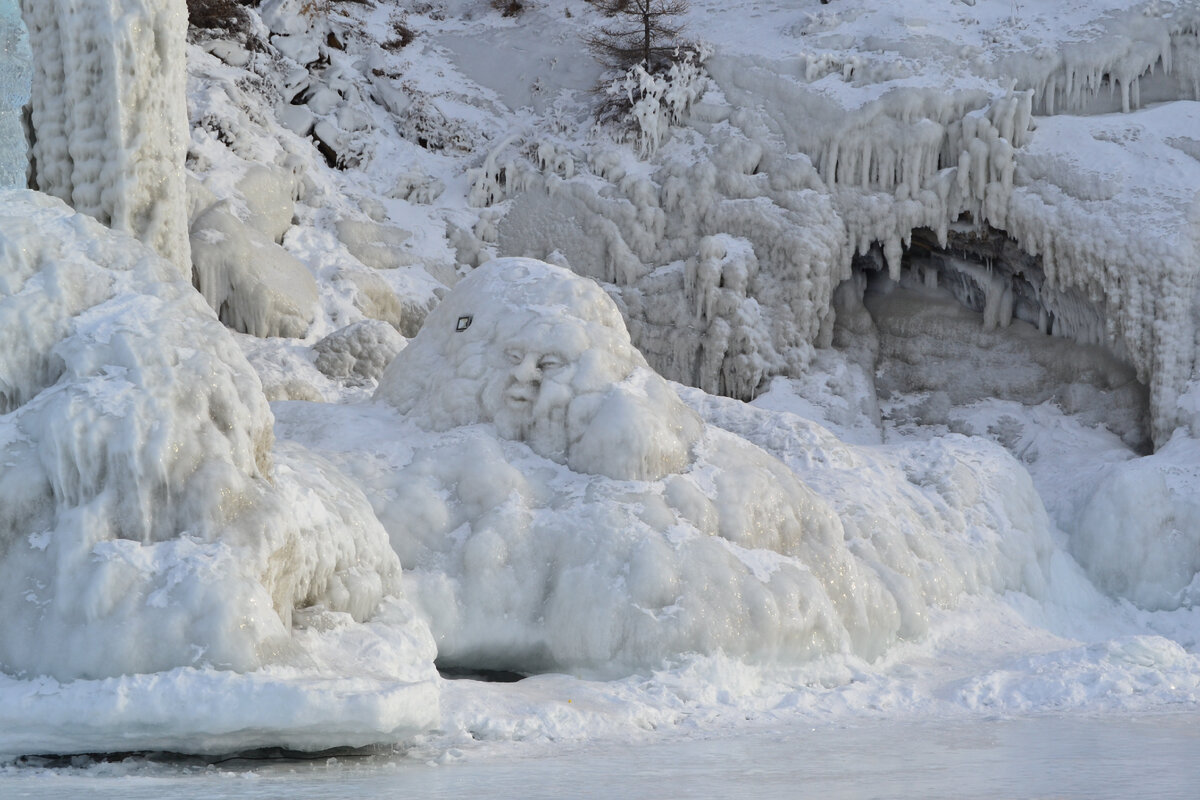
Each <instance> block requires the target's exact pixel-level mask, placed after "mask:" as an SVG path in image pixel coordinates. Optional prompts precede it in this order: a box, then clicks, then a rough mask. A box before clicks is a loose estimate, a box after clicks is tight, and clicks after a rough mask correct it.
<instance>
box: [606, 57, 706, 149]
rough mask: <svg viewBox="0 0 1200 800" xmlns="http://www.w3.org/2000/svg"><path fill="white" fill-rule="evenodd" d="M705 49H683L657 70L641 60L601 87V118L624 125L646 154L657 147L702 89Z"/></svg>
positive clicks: (704, 77) (701, 92) (704, 75)
mask: <svg viewBox="0 0 1200 800" xmlns="http://www.w3.org/2000/svg"><path fill="white" fill-rule="evenodd" d="M706 54H707V53H706V51H705V50H703V49H701V50H696V51H688V52H686V53H683V54H682V56H681V57H680V58H678V59H677V60H675V61H673V62H672V63H671V65H670V66H669V67H668V68H667V69H666V70H665V71H664V72H661V73H652V72H650V71H648V70H647V69H646V68H645V67H643V66H642V65H641V64H635V65H634V66H632V67H630V68H629V70H628V71H627V72H625V74H624V75H622V76H621V77H620V78H619V79H618V80H616V81H614V82H613V83H612V84H610V85H609V86H608V87H606V88H605V90H604V93H605V103H604V105H603V107H602V109H601V113H600V116H601V119H602V120H611V121H615V122H617V123H618V124H624V125H626V126H628V129H629V132H630V136H631V138H632V139H633V141H634V143H635V145H636V147H637V149H638V151H639V152H640V153H641V154H642V155H643V156H647V155H650V154H651V153H653V152H654V151H655V150H657V149H658V147H659V145H661V144H662V143H663V141H664V140H665V139H666V137H667V133H668V131H669V130H670V128H671V126H672V125H674V124H677V123H678V122H679V121H680V120H681V119H682V118H683V116H684V114H686V113H687V111H688V109H690V108H691V107H692V104H693V103H695V102H696V100H697V99H698V98H699V97H700V95H701V94H703V92H704V82H705V79H706V78H707V76H706V74H705V72H704V70H703V68H702V67H701V66H700V65H701V63H702V62H703V60H704V58H705V56H706Z"/></svg>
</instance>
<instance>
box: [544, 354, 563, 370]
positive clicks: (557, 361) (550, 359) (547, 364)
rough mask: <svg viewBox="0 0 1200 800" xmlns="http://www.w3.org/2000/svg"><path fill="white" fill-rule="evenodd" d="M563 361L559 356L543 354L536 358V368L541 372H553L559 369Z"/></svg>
mask: <svg viewBox="0 0 1200 800" xmlns="http://www.w3.org/2000/svg"><path fill="white" fill-rule="evenodd" d="M563 364H564V361H563V359H562V357H561V356H556V355H545V356H542V357H541V358H540V359H538V369H540V370H541V371H542V372H554V371H555V370H557V369H561V368H562V366H563Z"/></svg>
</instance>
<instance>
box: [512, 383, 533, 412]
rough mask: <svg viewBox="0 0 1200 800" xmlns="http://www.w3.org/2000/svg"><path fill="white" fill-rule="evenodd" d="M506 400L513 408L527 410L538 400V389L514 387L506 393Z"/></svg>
mask: <svg viewBox="0 0 1200 800" xmlns="http://www.w3.org/2000/svg"><path fill="white" fill-rule="evenodd" d="M504 399H505V400H507V401H508V404H509V405H511V406H515V407H518V408H521V409H525V408H528V407H529V406H532V405H533V403H534V401H536V400H537V389H536V388H534V387H530V386H514V387H512V388H511V389H509V390H508V391H507V392H505V393H504Z"/></svg>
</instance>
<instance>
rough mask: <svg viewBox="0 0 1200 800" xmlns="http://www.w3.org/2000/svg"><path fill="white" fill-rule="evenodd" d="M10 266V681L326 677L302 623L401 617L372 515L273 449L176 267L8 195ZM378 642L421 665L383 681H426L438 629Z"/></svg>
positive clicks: (247, 381) (0, 641)
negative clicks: (194, 672)
mask: <svg viewBox="0 0 1200 800" xmlns="http://www.w3.org/2000/svg"><path fill="white" fill-rule="evenodd" d="M0 253H3V258H2V259H0V330H4V331H17V330H20V331H21V333H22V335H21V336H19V337H14V338H13V339H12V341H11V343H10V344H7V345H6V347H5V348H4V351H3V353H0V398H2V402H0V410H3V411H4V412H5V413H4V416H2V417H0V463H3V464H5V468H4V469H3V470H0V496H3V497H4V504H3V505H2V506H0V608H2V609H3V610H4V613H3V614H0V670H3V671H4V672H6V673H9V674H15V675H37V674H47V675H53V676H55V677H57V678H60V679H63V680H67V679H75V678H95V677H105V676H115V675H122V674H133V673H144V672H158V671H162V670H169V669H172V668H175V667H185V666H186V667H216V668H221V669H231V670H234V671H239V672H241V671H248V670H253V669H256V668H258V667H261V666H264V665H267V664H291V665H293V666H296V667H298V668H303V669H324V668H326V667H317V666H316V665H315V662H312V661H310V660H309V655H308V651H307V650H306V647H307V646H306V645H301V644H299V642H298V640H296V639H295V638H294V636H293V631H292V627H293V624H294V623H296V624H300V623H301V622H303V624H316V623H318V622H320V621H321V620H322V619H324V620H325V622H326V623H328V624H330V625H332V626H333V627H337V628H341V629H344V628H345V626H346V625H348V624H349V625H352V624H354V623H353V621H364V620H367V619H368V618H370V617H372V616H373V615H375V613H376V611H377V609H379V608H380V607H381V606H380V604H381V603H385V605H387V606H388V607H390V608H393V609H394V610H396V609H398V610H399V612H398V613H400V617H403V613H402V612H403V608H402V606H403V602H402V601H400V600H395V599H393V600H387V601H386V602H385V598H387V597H389V596H392V597H393V598H394V597H396V596H398V593H399V591H400V584H399V579H400V564H399V562H398V561H397V559H396V556H395V553H394V552H393V551H392V550H391V549H390V548H389V547H388V542H387V538H386V535H385V534H384V531H383V530H382V529H381V528H380V526H379V524H378V522H377V521H376V519H375V517H374V515H373V514H372V512H371V509H370V506H369V505H368V504H367V501H366V499H365V498H364V497H363V495H362V493H361V492H360V491H359V490H357V489H355V488H354V487H353V486H352V485H351V484H350V483H349V482H348V481H347V480H346V479H345V478H344V477H342V476H341V475H340V474H339V473H338V472H337V471H336V470H335V469H334V468H333V467H331V466H330V465H329V464H328V463H327V462H325V461H323V460H321V459H319V458H317V457H315V456H313V455H311V454H309V453H308V452H306V451H304V450H303V449H302V448H299V447H297V446H294V445H286V446H277V445H275V444H274V442H273V436H272V424H273V418H272V415H271V411H270V408H269V407H268V405H267V402H266V398H265V397H264V396H263V393H262V389H261V385H260V383H259V380H258V377H257V376H256V375H255V373H254V371H253V369H252V368H251V367H250V365H249V364H248V363H247V361H246V359H245V357H244V356H243V355H242V352H241V350H240V349H239V348H238V346H237V344H236V343H235V342H234V341H233V338H232V337H231V336H230V334H229V333H228V331H226V330H225V329H224V328H223V327H222V326H221V324H220V323H219V322H218V321H217V319H216V317H215V316H214V315H213V313H212V312H211V310H210V309H208V308H207V307H206V306H205V305H204V301H203V300H202V299H201V298H200V296H199V295H198V294H197V293H196V292H195V291H194V290H193V289H192V288H191V286H190V285H189V284H188V283H186V282H185V281H182V280H179V279H178V278H177V277H176V276H175V275H174V274H173V269H172V267H171V265H169V264H168V263H167V262H165V261H164V260H162V259H161V258H159V257H157V256H155V255H154V254H153V253H151V252H150V251H149V250H148V249H146V248H145V247H143V246H140V245H138V244H137V243H136V242H135V241H134V240H133V239H132V238H130V237H128V236H124V235H115V234H113V233H111V232H110V231H108V230H107V229H105V228H103V227H102V226H100V225H99V224H98V223H96V222H95V221H94V220H91V219H89V218H86V217H83V216H80V215H77V214H73V213H71V212H70V210H69V209H67V208H66V207H65V206H63V205H62V204H61V203H59V202H57V201H54V200H52V199H51V198H48V197H46V196H45V195H37V194H33V193H26V192H21V193H10V194H6V195H0ZM6 341H8V340H6ZM388 613H389V614H390V613H391V612H388ZM329 615H332V616H329ZM338 620H340V621H338ZM305 621H307V622H305ZM384 627H385V628H386V627H387V626H384ZM337 635H338V636H340V635H341V634H337ZM360 635H361V636H365V637H367V638H368V639H370V638H377V637H380V636H384V637H390V639H389V641H390V642H391V644H390V645H388V646H387V647H385V649H388V648H391V647H392V646H395V647H397V648H399V649H398V650H396V649H393V650H392V652H393V654H397V653H399V652H401V651H405V652H407V653H408V656H407V658H409V659H410V660H408V661H406V662H396V663H395V664H390V663H382V662H381V663H380V664H379V665H378V666H379V667H380V668H381V670H382V672H383V673H388V672H391V671H393V670H395V672H394V674H401V673H404V672H405V671H407V670H410V669H411V668H413V667H414V665H419V664H420V663H422V660H426V661H427V659H428V647H429V643H428V634H427V633H425V632H423V631H422V628H421V627H420V626H419V625H416V626H408V627H406V626H404V625H401V626H400V627H398V628H395V629H391V632H390V633H388V632H387V630H382V629H380V630H375V631H374V632H369V631H367V630H365V629H364V630H362V632H361V634H360ZM309 641H310V642H311V641H312V640H311V639H310V640H309ZM380 642H381V646H382V640H380ZM417 671H418V672H419V671H420V668H419V667H418V669H417ZM414 674H415V673H414Z"/></svg>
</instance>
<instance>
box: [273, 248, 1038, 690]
mask: <svg viewBox="0 0 1200 800" xmlns="http://www.w3.org/2000/svg"><path fill="white" fill-rule="evenodd" d="M688 395H689V403H690V404H691V405H693V406H694V407H695V409H696V410H693V409H692V408H689V407H688V406H687V405H685V404H684V403H683V402H682V400H681V399H680V397H679V395H678V394H677V393H676V389H675V388H674V387H673V386H672V385H670V384H668V383H666V382H665V381H664V380H662V379H661V378H660V377H658V376H657V375H656V374H654V373H653V372H651V371H650V370H648V369H647V368H646V367H645V366H644V364H643V362H642V361H641V359H640V357H638V355H637V352H636V351H635V350H633V349H632V347H630V345H629V340H628V337H627V336H626V334H625V332H624V328H623V326H622V325H621V323H620V318H619V316H618V315H617V312H616V309H615V307H614V306H613V305H612V303H611V302H610V301H609V300H608V298H607V297H606V295H605V294H604V292H603V291H602V290H600V288H599V287H598V286H596V285H595V284H594V283H593V282H592V281H590V280H589V279H585V278H580V277H578V276H575V275H572V274H571V273H569V272H567V271H566V270H562V269H559V268H556V267H552V266H549V265H546V264H541V263H538V262H535V261H530V260H527V259H502V260H499V261H495V262H491V263H490V264H488V265H485V266H483V267H481V268H479V269H478V270H476V271H475V272H474V273H472V274H471V275H469V276H468V277H466V278H464V279H463V281H462V282H461V283H460V284H459V285H458V286H457V287H455V289H454V290H453V291H452V292H451V293H450V294H449V295H448V296H447V297H446V298H445V299H444V300H443V302H442V304H441V305H440V306H439V307H438V308H437V309H435V310H434V311H433V312H432V313H431V314H430V317H429V321H427V323H426V325H425V326H424V327H423V328H422V330H421V332H420V334H418V336H417V337H416V338H415V339H414V340H413V341H412V342H411V343H410V344H409V346H408V347H407V348H406V349H405V350H404V351H402V352H401V353H400V355H399V356H397V358H396V360H395V361H394V362H393V363H392V365H391V366H390V367H389V368H388V370H387V371H386V373H385V375H384V379H383V382H382V383H381V386H380V389H379V392H378V394H377V397H378V398H381V399H383V400H385V401H387V402H388V404H390V406H392V407H394V408H392V407H389V405H384V404H373V405H367V406H360V407H354V406H325V405H317V404H306V403H287V404H281V405H280V406H278V407H277V409H276V410H277V413H278V414H279V429H280V432H281V435H282V436H284V437H286V438H289V439H296V440H299V441H302V442H304V443H306V444H307V445H308V446H310V447H313V448H315V449H317V450H320V451H322V452H323V453H324V454H325V455H326V456H328V457H329V458H331V459H332V460H334V461H335V462H336V463H338V464H339V465H341V466H342V467H343V469H345V470H346V471H347V472H348V473H349V474H351V475H352V476H353V478H354V480H355V482H356V483H357V484H358V485H359V486H362V487H363V488H364V490H365V491H366V492H367V494H368V496H369V497H370V498H371V500H372V503H373V505H374V507H375V511H376V513H377V515H378V516H379V519H380V520H381V521H382V522H383V524H384V526H385V527H386V528H387V530H388V533H389V536H390V538H391V541H392V545H393V547H394V548H395V549H396V551H397V553H398V554H399V555H400V559H401V561H402V562H403V563H404V564H405V567H406V569H407V570H408V573H407V574H406V579H407V580H408V584H407V585H408V587H409V589H410V596H412V597H413V598H414V602H415V603H416V605H417V606H418V608H419V610H420V612H421V614H422V615H423V616H424V617H426V618H427V619H428V620H429V623H430V626H431V628H432V629H433V632H434V635H435V637H436V639H437V643H438V658H439V662H440V663H444V664H448V665H460V666H470V667H487V668H503V669H511V670H516V671H522V672H533V671H541V670H551V669H558V670H579V671H584V672H589V673H593V674H599V675H619V674H628V673H629V672H632V671H637V670H642V669H649V668H653V667H655V666H657V665H660V664H662V663H663V662H664V661H666V660H668V659H670V658H672V657H674V656H677V655H679V654H683V653H691V652H700V653H715V652H718V651H721V652H724V653H726V654H729V655H731V656H735V657H743V658H747V659H750V660H764V661H775V660H782V661H792V662H794V661H802V660H807V659H811V658H816V657H819V656H822V655H824V654H829V653H852V654H855V655H858V656H861V657H865V658H874V657H876V656H878V655H879V654H880V653H882V652H883V651H884V650H885V649H886V648H887V647H888V646H889V645H890V644H891V643H893V642H895V641H896V640H897V639H898V638H900V637H909V636H915V635H918V634H920V633H921V632H922V631H923V630H924V628H925V625H926V622H925V617H926V614H927V612H928V609H929V608H930V607H931V606H934V605H952V604H953V603H955V602H956V600H957V599H958V597H959V596H960V595H961V594H962V593H964V592H982V591H988V590H1004V589H1007V588H1014V589H1024V590H1027V591H1031V592H1036V591H1038V590H1039V589H1040V587H1041V584H1042V577H1041V576H1042V566H1041V565H1042V561H1043V560H1044V558H1045V557H1046V553H1048V552H1049V548H1050V546H1049V542H1048V534H1047V531H1048V527H1049V526H1048V522H1047V519H1046V515H1045V511H1044V509H1043V508H1042V505H1041V502H1040V500H1039V499H1038V498H1037V495H1036V494H1035V492H1034V490H1033V486H1032V484H1031V482H1030V480H1029V478H1028V475H1027V474H1026V473H1025V472H1024V471H1023V470H1022V469H1021V468H1020V466H1019V465H1017V464H1016V462H1015V461H1013V460H1012V459H1011V458H1010V457H1009V456H1008V455H1007V454H1005V453H1004V452H1003V451H1001V450H999V449H998V448H996V447H995V446H993V445H990V444H988V443H979V444H975V443H968V442H967V441H966V440H962V441H958V440H954V441H950V442H945V443H937V444H931V445H924V446H922V447H920V448H911V449H908V450H897V449H887V450H881V449H869V448H868V449H861V450H860V449H857V448H850V447H848V446H845V445H843V444H841V443H840V442H838V441H837V440H836V439H835V438H834V437H833V436H832V435H830V434H829V433H828V432H826V431H824V430H823V429H821V428H820V427H819V426H817V425H815V424H813V423H806V422H804V421H802V420H799V419H798V418H794V417H790V415H777V414H771V413H770V412H765V411H760V410H756V409H751V408H749V407H747V406H744V405H743V404H741V403H737V402H735V401H727V402H728V403H729V405H728V407H727V406H724V405H721V404H720V403H719V402H718V401H716V400H715V399H713V398H710V397H709V396H708V395H704V394H703V393H702V392H698V391H694V390H688ZM580 406H581V408H580ZM395 409H399V411H400V412H402V413H399V414H398V413H396V410H395ZM739 409H740V410H739ZM698 412H699V413H700V414H701V415H703V416H704V417H705V418H706V419H709V420H711V423H710V424H703V423H702V422H701V420H700V416H698ZM781 419H782V420H783V421H780V420H781ZM714 423H715V424H714ZM726 428H728V430H727V429H726ZM388 429H390V430H392V431H393V433H392V435H391V436H381V435H380V431H382V430H388ZM580 429H582V430H583V431H584V434H583V435H582V436H576V435H575V431H576V430H580ZM751 440H753V441H751ZM581 448H582V454H581ZM763 448H771V449H773V450H774V453H775V454H772V453H768V452H767V451H766V450H765V449H763ZM777 456H785V457H786V458H788V459H789V462H790V461H794V462H795V463H794V464H791V463H789V464H785V463H784V462H783V461H781V460H780V458H779V457H777ZM789 467H790V468H789ZM801 469H805V470H806V471H805V472H804V476H805V478H804V480H801V479H800V477H798V475H797V472H798V471H799V470H801Z"/></svg>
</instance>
